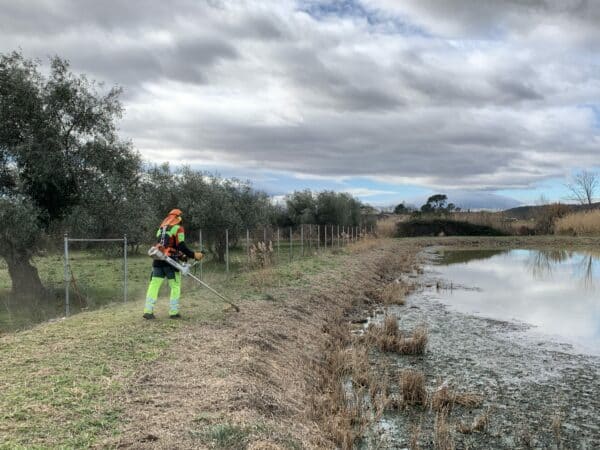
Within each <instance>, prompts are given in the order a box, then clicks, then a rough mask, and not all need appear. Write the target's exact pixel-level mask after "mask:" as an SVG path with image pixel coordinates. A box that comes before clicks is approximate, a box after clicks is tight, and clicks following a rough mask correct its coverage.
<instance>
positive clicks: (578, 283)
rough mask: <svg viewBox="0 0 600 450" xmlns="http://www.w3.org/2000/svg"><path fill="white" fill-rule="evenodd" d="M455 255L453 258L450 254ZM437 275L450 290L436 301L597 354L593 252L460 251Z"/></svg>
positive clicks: (599, 272) (444, 259)
mask: <svg viewBox="0 0 600 450" xmlns="http://www.w3.org/2000/svg"><path fill="white" fill-rule="evenodd" d="M452 253H456V254H454V255H453V254H452ZM440 262H441V264H442V265H439V266H437V267H436V272H438V273H440V274H441V277H442V278H444V279H445V280H447V281H448V282H451V283H453V285H458V286H468V287H478V288H480V290H479V291H474V290H465V289H458V290H457V289H454V290H442V291H441V292H439V297H440V299H441V300H442V301H443V302H445V303H447V304H450V305H452V306H454V307H455V308H457V309H458V310H460V311H463V312H467V313H474V314H481V315H484V316H486V317H491V318H495V319H499V320H518V321H522V322H526V323H529V324H531V325H534V326H535V327H536V330H538V331H540V332H542V333H544V334H548V335H555V336H559V337H560V338H561V339H562V340H565V341H567V342H570V343H573V344H575V345H577V346H578V347H579V348H582V349H584V350H585V351H586V352H588V353H595V354H600V300H599V298H598V291H597V290H596V284H597V282H598V278H599V277H600V264H599V262H600V259H599V257H598V255H597V254H594V253H592V252H573V251H568V250H563V249H558V250H550V251H547V250H545V251H534V250H510V251H494V252H488V253H487V255H486V254H485V253H483V252H482V251H480V250H478V251H460V252H445V253H444V254H443V255H441V259H440Z"/></svg>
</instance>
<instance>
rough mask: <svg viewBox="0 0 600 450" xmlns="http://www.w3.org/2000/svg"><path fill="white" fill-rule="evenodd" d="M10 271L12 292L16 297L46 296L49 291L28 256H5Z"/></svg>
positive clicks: (39, 297)
mask: <svg viewBox="0 0 600 450" xmlns="http://www.w3.org/2000/svg"><path fill="white" fill-rule="evenodd" d="M4 259H5V260H6V264H7V265H8V273H9V275H10V279H11V281H12V294H13V295H14V296H15V297H34V298H38V299H41V298H46V297H47V296H48V291H47V290H46V288H45V287H44V286H43V285H42V280H40V276H39V274H38V271H37V269H36V268H35V267H34V266H32V265H31V262H30V261H29V259H28V258H15V257H12V256H5V257H4Z"/></svg>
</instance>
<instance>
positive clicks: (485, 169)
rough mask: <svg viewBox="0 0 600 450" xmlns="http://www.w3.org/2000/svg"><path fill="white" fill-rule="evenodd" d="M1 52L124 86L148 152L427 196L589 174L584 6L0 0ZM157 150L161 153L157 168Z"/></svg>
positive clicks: (487, 0)
mask: <svg viewBox="0 0 600 450" xmlns="http://www.w3.org/2000/svg"><path fill="white" fill-rule="evenodd" d="M0 13H1V14H0V52H7V51H10V50H13V49H15V48H19V47H20V48H22V49H23V52H24V53H25V54H26V55H28V56H35V57H41V58H45V57H46V56H47V55H53V54H58V55H60V56H63V57H66V58H68V59H69V60H70V61H71V62H72V65H73V67H74V69H75V70H78V71H83V72H86V73H88V74H89V75H90V77H91V78H96V79H99V80H103V81H106V82H107V83H108V84H113V83H115V84H119V85H122V86H123V87H124V88H125V92H126V96H125V97H124V101H125V106H126V109H127V114H126V118H125V120H124V121H123V123H122V127H121V128H122V130H123V132H124V133H125V134H126V135H127V136H128V137H131V138H132V139H133V142H134V144H135V145H136V146H138V147H139V148H140V150H141V151H142V153H143V154H144V155H145V156H146V157H148V158H155V159H163V160H164V159H169V160H177V161H181V162H190V163H195V164H199V165H201V164H202V163H203V162H211V163H213V164H218V163H223V164H231V165H235V166H237V167H248V168H250V167H254V168H263V169H265V170H268V169H273V170H285V171H291V172H295V173H300V174H311V175H319V176H332V177H334V176H335V177H341V176H350V175H352V176H370V177H379V178H381V179H386V180H392V181H399V182H407V183H417V184H421V185H428V186H450V187H455V188H478V189H494V188H508V187H526V186H529V185H531V183H534V182H537V181H540V180H543V179H545V178H548V177H555V176H561V175H563V174H564V173H565V172H566V171H568V170H570V169H572V168H574V167H578V166H581V167H586V166H592V165H594V164H597V154H598V148H599V145H600V135H599V132H598V119H597V116H596V109H595V108H597V102H598V99H599V98H600V76H599V71H598V67H599V65H600V61H599V60H598V56H597V54H596V53H595V51H596V50H595V49H597V48H598V45H599V44H600V32H599V31H598V27H597V26H596V24H597V23H598V21H600V2H592V1H585V0H565V1H558V0H556V1H551V0H546V1H542V0H539V1H535V0H527V1H516V0H515V1H504V2H498V1H492V0H456V1H453V2H446V1H442V0H419V1H413V2H397V1H396V0H362V1H359V0H352V1H350V0H345V1H336V2H319V1H316V0H310V1H309V0H306V1H292V0H262V1H233V0H231V1H225V0H222V1H217V0H213V1H192V0H179V1H175V2H164V1H159V0H153V1H141V0H135V1H127V2H121V1H116V0H110V1H103V2H94V1H90V0H87V1H74V0H70V1H67V0H58V1H54V2H47V1H41V0H40V1H36V0H33V1H29V2H14V1H8V0H0ZM165 155H168V156H165Z"/></svg>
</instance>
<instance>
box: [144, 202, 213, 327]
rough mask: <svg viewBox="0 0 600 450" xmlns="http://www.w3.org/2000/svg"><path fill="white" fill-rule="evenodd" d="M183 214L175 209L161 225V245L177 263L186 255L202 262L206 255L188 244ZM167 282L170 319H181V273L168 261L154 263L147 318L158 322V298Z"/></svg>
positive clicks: (145, 309) (148, 294)
mask: <svg viewBox="0 0 600 450" xmlns="http://www.w3.org/2000/svg"><path fill="white" fill-rule="evenodd" d="M181 216H182V212H181V210H179V209H173V210H171V212H169V214H168V215H167V217H165V219H164V220H163V221H162V223H161V224H160V228H159V229H158V231H157V232H156V238H157V240H158V246H159V247H161V248H162V250H163V251H164V252H165V254H166V255H167V256H169V257H170V258H172V259H174V260H175V261H177V260H178V259H179V258H181V257H182V256H183V255H184V256H185V257H187V258H194V259H195V260H196V261H199V260H201V259H202V257H203V256H204V255H203V254H202V252H194V251H192V250H190V249H189V248H188V246H187V245H186V244H185V231H184V229H183V225H182V224H181V222H182V218H181ZM165 278H166V279H167V281H168V283H169V288H170V290H171V295H170V304H169V317H170V318H172V319H179V318H180V317H181V314H179V296H180V295H181V272H179V270H177V269H175V268H174V267H173V266H171V265H169V264H168V263H167V262H166V261H160V260H156V259H155V260H154V262H153V263H152V276H151V278H150V285H149V286H148V292H147V293H146V305H145V306H144V316H143V317H144V319H154V305H155V304H156V300H157V298H158V292H159V291H160V287H161V285H162V284H163V281H164V279H165Z"/></svg>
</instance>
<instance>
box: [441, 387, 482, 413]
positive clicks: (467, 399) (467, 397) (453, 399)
mask: <svg viewBox="0 0 600 450" xmlns="http://www.w3.org/2000/svg"><path fill="white" fill-rule="evenodd" d="M482 403H483V398H482V397H481V396H479V395H476V394H472V393H469V392H453V391H452V390H451V389H450V388H449V387H448V386H447V385H445V384H442V385H441V386H439V387H438V388H437V389H436V391H435V392H434V393H433V395H432V397H431V408H432V409H433V410H434V411H438V412H440V411H442V410H448V411H450V410H451V409H452V408H453V407H454V405H461V406H464V407H467V408H477V407H479V406H481V404H482Z"/></svg>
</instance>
